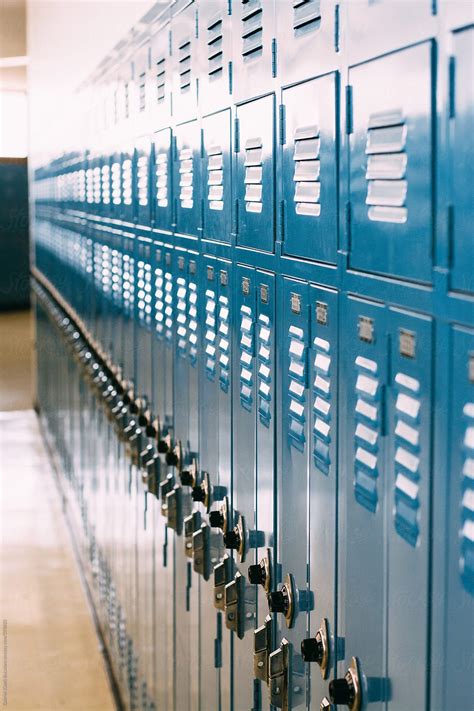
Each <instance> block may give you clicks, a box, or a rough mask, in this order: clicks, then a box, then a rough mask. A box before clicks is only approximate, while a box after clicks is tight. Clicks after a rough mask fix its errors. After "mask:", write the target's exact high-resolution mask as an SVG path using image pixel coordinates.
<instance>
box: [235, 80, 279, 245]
mask: <svg viewBox="0 0 474 711" xmlns="http://www.w3.org/2000/svg"><path fill="white" fill-rule="evenodd" d="M236 133H237V135H236V141H235V143H236V145H235V146H234V150H235V151H236V170H235V196H236V201H237V225H236V232H237V244H238V245H240V246H244V247H251V248H253V249H261V250H264V251H266V252H273V250H274V239H275V225H274V219H275V218H274V204H275V195H274V193H275V158H274V153H275V146H274V143H275V97H274V96H273V95H272V94H271V95H268V96H264V97H263V98H261V99H256V100H255V101H250V102H249V103H247V104H242V105H241V106H238V107H237V125H236Z"/></svg>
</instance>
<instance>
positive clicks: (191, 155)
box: [174, 121, 202, 237]
mask: <svg viewBox="0 0 474 711" xmlns="http://www.w3.org/2000/svg"><path fill="white" fill-rule="evenodd" d="M174 141H175V145H174V185H175V186H176V190H175V197H174V205H175V208H174V209H175V220H174V221H175V229H176V232H179V233H181V234H186V235H192V236H194V237H197V235H198V232H199V230H200V227H201V217H202V214H201V212H202V211H201V189H202V186H201V180H200V177H201V131H200V130H199V124H198V122H197V121H189V123H184V124H180V125H179V126H176V128H175V131H174Z"/></svg>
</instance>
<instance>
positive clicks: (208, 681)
mask: <svg viewBox="0 0 474 711" xmlns="http://www.w3.org/2000/svg"><path fill="white" fill-rule="evenodd" d="M220 268H221V263H220V262H219V261H218V260H216V259H213V258H202V259H201V276H200V298H199V297H198V298H199V302H200V304H199V305H200V323H201V329H202V332H201V339H200V348H201V358H199V360H198V362H199V402H200V417H199V472H198V478H197V482H196V484H197V486H196V493H195V494H194V496H193V498H194V500H195V501H197V502H199V503H200V505H199V513H200V520H199V517H196V518H195V520H194V521H191V522H190V524H191V530H190V538H191V540H192V545H193V568H194V570H195V571H196V572H197V573H198V574H199V575H200V576H201V579H200V599H201V607H200V614H201V620H203V622H204V621H205V624H203V625H202V626H201V633H200V646H199V658H200V659H207V660H208V663H207V664H201V667H200V682H199V691H200V704H201V708H202V709H205V708H209V709H211V708H221V706H222V707H223V708H228V707H229V705H230V697H227V698H225V697H224V694H223V693H222V691H221V680H223V687H224V688H226V689H228V683H229V682H228V681H227V680H226V679H223V677H224V676H227V679H228V680H229V681H230V665H229V657H230V642H229V637H228V634H227V633H226V629H225V623H224V619H223V609H222V608H223V606H222V605H221V601H222V600H221V599H219V601H217V600H215V598H214V595H215V591H214V585H215V581H214V576H213V568H214V567H215V566H217V565H218V564H219V563H220V562H221V560H220V559H221V558H222V556H223V553H224V551H223V543H222V534H221V532H220V531H217V530H215V529H213V528H211V526H210V525H209V520H208V518H207V515H206V514H207V512H208V510H209V509H210V506H211V503H212V502H213V500H214V493H217V492H218V487H219V486H220V478H219V429H220V421H219V414H220V413H219V391H220V388H221V386H222V387H224V388H225V387H226V381H227V386H228V385H229V384H230V372H228V374H227V378H226V377H225V370H223V369H222V365H223V364H219V357H220V352H219V351H218V342H219V339H220V336H219V335H218V329H219V323H218V318H219V310H220V306H219V290H220ZM226 273H227V271H226ZM221 380H222V382H221ZM223 394H224V393H223ZM225 495H226V496H227V497H228V498H229V495H230V491H227V492H225ZM217 501H218V502H221V504H224V503H225V498H224V499H222V498H220V496H219V498H218V499H217ZM214 503H216V502H215V501H214ZM224 572H225V571H224ZM216 603H217V604H218V605H219V607H217V604H216Z"/></svg>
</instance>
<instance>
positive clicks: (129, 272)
mask: <svg viewBox="0 0 474 711" xmlns="http://www.w3.org/2000/svg"><path fill="white" fill-rule="evenodd" d="M122 246H123V252H122V324H123V325H122V337H123V340H122V358H121V361H122V362H121V363H120V365H121V366H122V369H123V375H124V378H125V380H126V381H127V382H129V383H130V387H131V388H133V386H134V382H133V381H134V378H135V338H134V334H135V303H136V278H135V246H134V236H133V235H132V234H131V233H129V232H124V233H123V235H122Z"/></svg>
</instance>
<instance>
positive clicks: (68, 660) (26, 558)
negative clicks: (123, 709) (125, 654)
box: [0, 315, 115, 711]
mask: <svg viewBox="0 0 474 711" xmlns="http://www.w3.org/2000/svg"><path fill="white" fill-rule="evenodd" d="M3 318H4V317H3V315H2V316H1V317H0V321H1V320H2V319H3ZM7 320H8V319H7ZM22 320H23V334H24V338H26V339H28V335H27V333H28V319H27V318H26V319H25V318H23V319H22ZM14 322H15V318H12V319H9V327H8V329H9V330H8V332H9V333H13V332H14V333H15V334H16V335H15V338H16V339H17V342H18V344H20V351H17V350H15V348H13V347H11V348H10V347H7V348H6V349H5V348H4V346H5V340H4V337H3V336H4V333H5V331H4V330H3V326H4V325H5V324H0V333H1V336H0V352H2V355H1V365H2V368H3V369H5V367H6V370H3V372H2V374H1V380H0V390H2V391H3V389H4V387H5V383H7V386H6V389H7V390H6V392H2V399H1V403H2V405H3V406H8V405H10V407H12V406H13V404H14V403H18V402H20V401H22V402H23V403H24V404H28V403H29V402H31V385H30V384H29V383H30V381H29V380H28V374H27V373H26V372H25V371H24V369H25V367H29V360H30V356H29V354H25V353H22V348H23V346H22V345H21V332H22V328H21V326H20V325H19V324H18V323H14ZM25 324H26V327H25ZM2 331H3V333H2ZM25 334H26V335H25ZM25 347H26V346H25ZM8 352H9V353H10V354H12V357H13V358H14V359H15V362H14V363H12V362H11V361H9V358H8V357H7V355H6V353H8ZM18 352H20V353H22V355H21V363H22V365H21V366H20V364H19V360H20V359H19V358H17V357H16V356H15V353H17V354H18ZM10 366H11V371H10ZM9 372H11V373H12V377H11V379H9V378H8V373H9ZM14 383H19V384H20V385H21V387H20V386H19V390H20V391H21V392H17V391H16V385H15V384H14ZM0 503H1V541H0V543H1V568H0V604H1V610H0V616H1V619H2V621H3V623H2V624H3V641H2V644H1V645H0V660H1V661H0V663H1V670H2V676H3V698H2V703H3V704H4V707H5V708H6V709H7V711H8V710H10V711H26V710H27V709H28V711H37V710H41V711H43V710H44V711H55V709H66V710H67V711H69V710H70V711H109V710H110V711H112V710H113V709H114V708H115V705H114V701H113V697H112V694H111V691H110V688H109V684H108V678H107V674H106V671H105V667H104V663H103V658H102V655H101V652H100V649H99V642H98V639H97V636H96V633H95V629H94V625H93V622H92V617H91V614H90V610H89V607H88V604H87V600H86V597H85V593H84V590H83V588H82V584H81V580H80V576H79V571H78V569H77V566H76V561H75V558H74V555H73V552H72V547H71V541H70V538H69V532H68V530H67V528H66V524H65V521H64V518H63V514H62V511H61V502H60V497H59V493H58V491H57V489H56V484H55V482H54V478H53V473H52V471H51V467H50V463H49V460H48V457H47V454H46V452H45V449H44V445H43V441H42V438H41V434H40V431H39V427H38V422H37V419H36V415H35V414H34V412H33V411H32V410H31V409H29V410H16V411H13V410H12V411H9V412H0ZM5 621H6V622H5ZM5 651H6V657H5ZM5 664H6V666H5ZM5 672H6V674H5ZM5 679H6V684H5ZM5 694H6V696H5ZM5 701H7V704H6V705H5Z"/></svg>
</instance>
